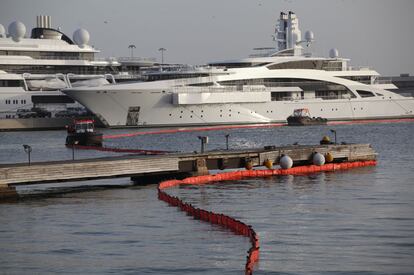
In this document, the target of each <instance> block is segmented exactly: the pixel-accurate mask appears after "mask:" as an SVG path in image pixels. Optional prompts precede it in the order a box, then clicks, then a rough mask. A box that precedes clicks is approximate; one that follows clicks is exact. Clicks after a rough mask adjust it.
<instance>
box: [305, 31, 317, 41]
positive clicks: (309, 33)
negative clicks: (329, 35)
mask: <svg viewBox="0 0 414 275" xmlns="http://www.w3.org/2000/svg"><path fill="white" fill-rule="evenodd" d="M314 39H315V36H314V35H313V32H312V31H306V32H305V41H306V42H312V41H313V40H314Z"/></svg>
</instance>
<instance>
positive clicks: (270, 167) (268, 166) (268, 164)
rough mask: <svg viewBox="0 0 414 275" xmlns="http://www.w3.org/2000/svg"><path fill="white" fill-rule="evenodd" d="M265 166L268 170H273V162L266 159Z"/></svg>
mask: <svg viewBox="0 0 414 275" xmlns="http://www.w3.org/2000/svg"><path fill="white" fill-rule="evenodd" d="M263 164H264V166H266V168H267V169H272V168H273V161H271V160H270V159H266V160H265V161H264V163H263Z"/></svg>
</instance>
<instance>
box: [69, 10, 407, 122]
mask: <svg viewBox="0 0 414 275" xmlns="http://www.w3.org/2000/svg"><path fill="white" fill-rule="evenodd" d="M278 21H279V22H278V25H277V26H276V34H275V36H274V39H275V41H276V43H277V47H276V48H273V49H269V48H262V49H261V50H263V49H265V50H267V53H265V54H256V55H253V56H250V57H248V58H244V59H238V60H229V61H222V62H214V63H210V64H209V65H207V66H200V67H194V68H191V69H189V68H188V67H187V68H178V69H176V70H175V71H173V70H170V69H164V68H162V69H161V70H160V71H159V72H158V73H156V72H151V73H150V74H148V79H147V80H148V81H146V82H139V83H128V84H116V85H107V86H103V87H90V88H77V89H66V90H64V93H66V94H67V95H69V96H70V97H72V98H73V99H75V100H77V101H79V102H81V103H82V104H84V105H85V106H87V107H88V108H89V109H90V110H91V111H93V112H94V113H95V114H96V115H97V116H98V117H99V118H100V119H101V120H102V121H103V122H104V123H105V124H106V125H108V126H138V127H148V126H183V125H189V126H190V125H212V124H245V123H246V124H247V123H270V122H286V118H287V117H288V116H289V115H290V114H291V113H292V112H293V110H295V109H300V108H307V109H309V111H310V113H311V114H312V115H314V116H316V117H319V116H320V117H324V118H327V119H328V120H359V119H382V118H402V117H413V116H414V99H413V98H412V97H404V96H401V95H398V94H396V93H393V92H391V90H392V89H396V87H395V86H394V85H393V84H391V83H381V82H380V81H378V77H379V74H378V73H377V72H376V71H374V70H372V69H370V68H352V67H350V66H348V61H349V60H348V59H345V58H341V57H339V54H338V51H337V50H335V49H333V50H331V52H330V56H329V57H328V58H326V57H313V56H312V55H310V54H307V53H303V52H304V49H303V46H302V45H303V44H306V45H308V44H310V43H311V42H312V41H313V33H312V32H306V33H305V39H304V40H302V39H301V32H300V29H299V22H298V18H297V16H296V14H294V13H293V12H289V13H288V14H286V13H281V14H280V17H279V20H278Z"/></svg>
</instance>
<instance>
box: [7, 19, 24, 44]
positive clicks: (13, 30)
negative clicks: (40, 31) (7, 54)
mask: <svg viewBox="0 0 414 275" xmlns="http://www.w3.org/2000/svg"><path fill="white" fill-rule="evenodd" d="M25 34H26V26H25V25H24V24H23V23H22V22H20V21H14V22H13V23H11V24H10V25H9V35H10V36H11V37H12V39H13V40H14V41H16V42H19V41H20V40H21V39H22V38H23V37H24V35H25Z"/></svg>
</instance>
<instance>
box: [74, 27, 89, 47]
mask: <svg viewBox="0 0 414 275" xmlns="http://www.w3.org/2000/svg"><path fill="white" fill-rule="evenodd" d="M73 41H75V43H76V44H77V45H78V46H79V47H84V46H85V45H86V44H88V42H89V32H88V31H87V30H85V29H77V30H76V31H75V32H74V33H73Z"/></svg>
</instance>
